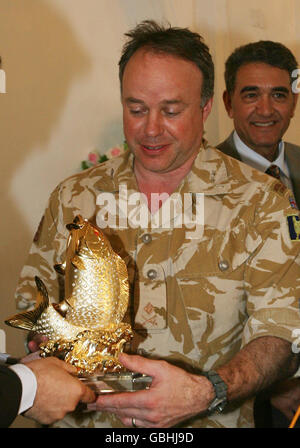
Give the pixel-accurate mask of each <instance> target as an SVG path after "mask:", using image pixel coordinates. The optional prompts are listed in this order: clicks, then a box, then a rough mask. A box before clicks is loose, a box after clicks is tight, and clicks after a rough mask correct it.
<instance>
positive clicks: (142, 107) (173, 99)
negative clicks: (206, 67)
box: [122, 49, 212, 173]
mask: <svg viewBox="0 0 300 448" xmlns="http://www.w3.org/2000/svg"><path fill="white" fill-rule="evenodd" d="M201 91H202V73H201V71H200V70H199V69H198V67H197V66H196V65H195V64H194V63H192V62H190V61H186V60H184V59H181V58H177V57H173V56H171V55H168V54H161V53H160V54H158V53H154V52H151V51H149V50H148V51H147V50H145V49H140V50H138V51H137V52H136V53H135V54H134V55H133V56H132V57H131V59H130V60H129V62H128V63H127V66H126V68H125V71H124V76H123V80H122V105H123V124H124V134H125V138H126V141H127V143H128V145H129V148H130V149H131V151H132V152H133V153H134V155H135V168H136V169H139V170H140V172H141V170H142V171H143V170H146V171H147V172H155V173H166V172H171V171H174V170H177V169H181V168H183V169H184V167H185V166H188V165H189V163H190V162H191V161H192V160H193V159H194V158H195V156H196V154H197V152H198V149H199V147H200V144H201V141H202V135H203V124H204V121H205V120H206V118H207V116H208V114H209V112H210V110H211V104H212V100H209V101H208V102H207V104H206V105H205V106H204V107H201ZM144 172H145V171H144Z"/></svg>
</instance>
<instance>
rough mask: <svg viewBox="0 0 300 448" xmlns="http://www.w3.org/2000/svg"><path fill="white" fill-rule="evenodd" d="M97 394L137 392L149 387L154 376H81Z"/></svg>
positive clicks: (104, 374)
mask: <svg viewBox="0 0 300 448" xmlns="http://www.w3.org/2000/svg"><path fill="white" fill-rule="evenodd" d="M79 379H80V380H81V381H82V382H83V383H84V384H85V385H86V386H88V387H90V388H91V389H92V390H93V391H94V392H95V393H96V394H97V395H102V394H108V393H110V394H111V393H120V392H136V391H138V390H145V389H149V388H150V386H151V382H152V378H151V377H150V376H147V375H143V374H142V373H134V372H122V373H103V374H97V375H89V376H84V377H79Z"/></svg>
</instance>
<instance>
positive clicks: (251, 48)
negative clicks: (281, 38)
mask: <svg viewBox="0 0 300 448" xmlns="http://www.w3.org/2000/svg"><path fill="white" fill-rule="evenodd" d="M255 62H262V63H264V64H269V65H271V66H273V67H277V68H280V69H282V70H286V71H287V72H288V73H289V75H290V79H291V82H292V80H293V78H292V72H293V70H296V69H297V68H298V63H297V61H296V59H295V56H294V55H293V53H292V52H291V51H290V50H289V49H288V48H287V47H285V46H284V45H282V44H281V43H279V42H272V41H269V40H260V41H258V42H252V43H249V44H247V45H243V46H241V47H238V48H237V49H236V50H234V52H233V53H232V54H231V55H230V56H229V58H228V59H227V61H226V63H225V84H226V90H227V92H228V93H229V94H230V95H231V94H232V93H233V92H234V88H235V81H236V74H237V72H238V70H239V68H240V67H241V66H242V65H245V64H250V63H255Z"/></svg>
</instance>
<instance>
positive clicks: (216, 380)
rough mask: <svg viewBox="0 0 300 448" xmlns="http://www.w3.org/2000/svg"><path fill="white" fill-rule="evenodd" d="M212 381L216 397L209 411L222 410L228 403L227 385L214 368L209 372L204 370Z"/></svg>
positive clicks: (205, 374)
mask: <svg viewBox="0 0 300 448" xmlns="http://www.w3.org/2000/svg"><path fill="white" fill-rule="evenodd" d="M202 375H203V376H205V377H206V378H207V379H208V380H209V381H210V382H211V383H212V386H213V388H214V391H215V394H216V396H215V398H214V399H213V401H212V402H211V403H210V405H209V407H208V411H209V412H215V411H217V412H219V413H220V412H222V411H223V409H224V408H225V406H226V404H227V385H226V383H225V382H224V381H223V380H222V378H221V377H220V375H219V374H218V373H217V372H215V371H214V370H209V371H208V372H202Z"/></svg>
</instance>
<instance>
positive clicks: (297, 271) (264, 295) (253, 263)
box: [242, 185, 300, 345]
mask: <svg viewBox="0 0 300 448" xmlns="http://www.w3.org/2000/svg"><path fill="white" fill-rule="evenodd" d="M271 187H272V185H271ZM288 194H289V192H288V190H287V191H286V192H285V193H284V194H282V195H278V194H275V195H274V194H269V192H267V193H266V195H265V198H264V199H263V201H262V202H261V203H260V204H259V205H258V207H257V213H256V219H255V222H254V228H255V231H256V232H257V234H258V235H259V236H260V238H261V243H260V245H259V248H258V249H257V250H256V251H255V253H254V254H252V256H251V257H250V259H249V260H248V264H247V269H246V273H245V289H246V294H247V311H248V315H249V319H248V321H247V323H246V325H245V328H244V332H243V341H242V344H243V345H245V344H247V343H249V342H250V341H251V340H253V339H255V338H257V337H260V336H277V337H280V338H283V339H286V340H288V341H291V342H295V339H296V335H297V334H298V333H297V330H298V329H300V311H299V299H300V255H299V253H300V232H299V212H298V210H296V209H295V208H293V207H292V206H290V202H289V201H288V200H287V199H288ZM283 210H284V212H283ZM299 331H300V330H299Z"/></svg>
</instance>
